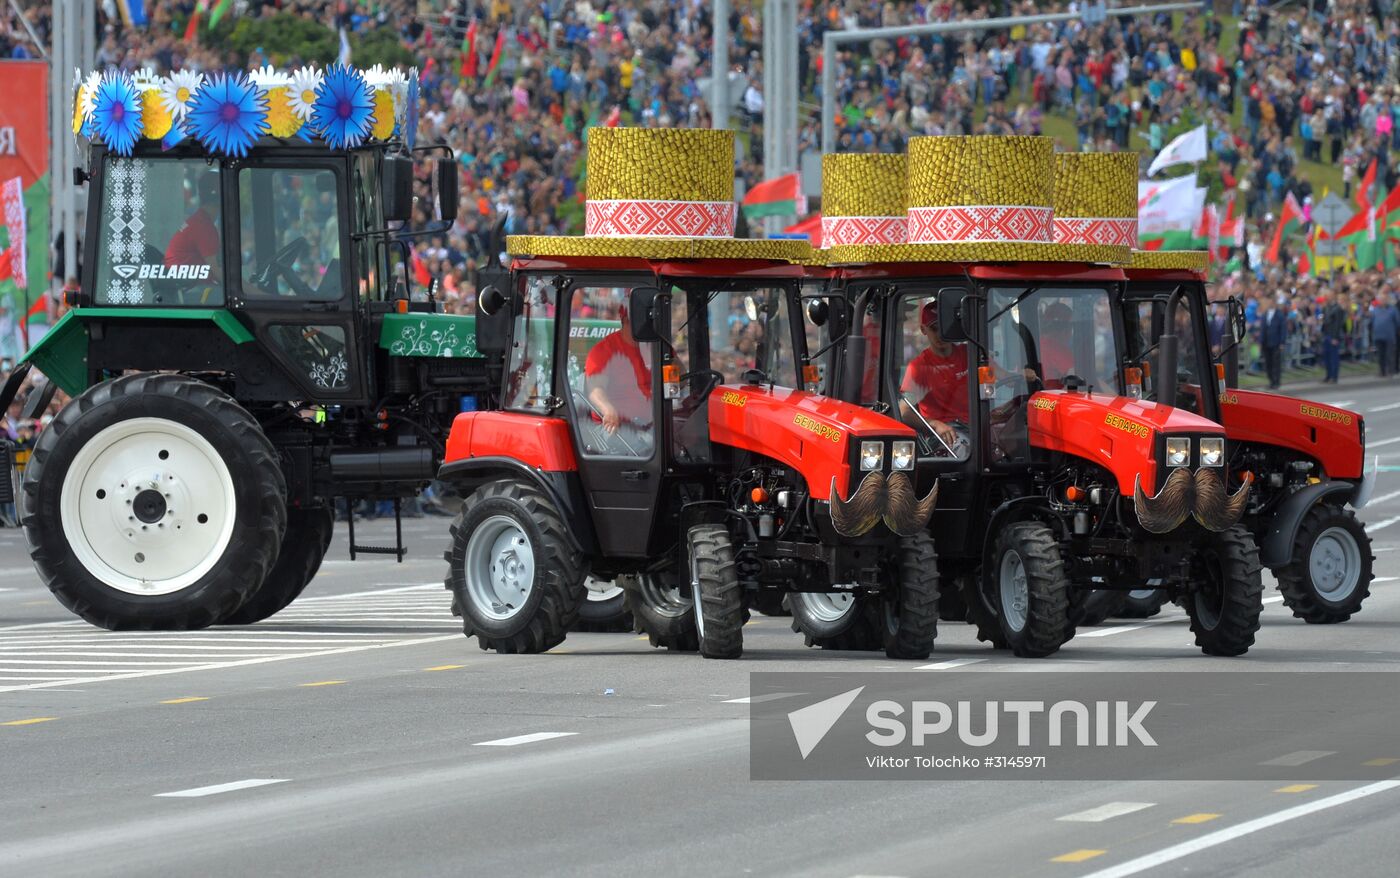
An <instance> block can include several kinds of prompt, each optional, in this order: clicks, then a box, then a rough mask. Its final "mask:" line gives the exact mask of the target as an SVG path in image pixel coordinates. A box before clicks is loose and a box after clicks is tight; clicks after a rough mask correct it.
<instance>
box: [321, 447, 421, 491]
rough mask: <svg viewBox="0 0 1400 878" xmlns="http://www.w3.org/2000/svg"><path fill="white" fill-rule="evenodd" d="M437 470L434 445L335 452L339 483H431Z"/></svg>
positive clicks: (333, 458)
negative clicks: (431, 446) (432, 447)
mask: <svg viewBox="0 0 1400 878" xmlns="http://www.w3.org/2000/svg"><path fill="white" fill-rule="evenodd" d="M436 472H437V467H436V466H435V461H434V460H433V451H432V449H431V448H425V447H409V448H386V449H384V450H382V451H336V452H332V453H331V478H332V479H333V480H335V481H337V482H427V481H431V480H432V478H433V475H434V474H435V473H436Z"/></svg>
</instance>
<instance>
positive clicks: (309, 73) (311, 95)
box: [287, 67, 321, 121]
mask: <svg viewBox="0 0 1400 878" xmlns="http://www.w3.org/2000/svg"><path fill="white" fill-rule="evenodd" d="M320 85H321V71H319V70H317V69H316V68H314V67H303V68H301V69H300V70H298V71H296V72H295V73H293V74H292V87H291V88H289V89H288V90H287V101H288V103H290V104H291V105H292V112H293V113H296V114H297V115H298V116H300V117H301V118H302V120H303V121H304V120H306V119H310V118H311V109H312V105H313V104H315V103H316V89H317V88H319V87H320Z"/></svg>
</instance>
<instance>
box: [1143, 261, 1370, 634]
mask: <svg viewBox="0 0 1400 878" xmlns="http://www.w3.org/2000/svg"><path fill="white" fill-rule="evenodd" d="M1204 256H1205V254H1203V253H1138V254H1134V262H1133V264H1132V267H1130V268H1129V270H1128V285H1127V287H1126V289H1125V292H1124V296H1123V300H1122V308H1123V321H1124V329H1125V338H1126V341H1127V350H1128V355H1129V357H1130V359H1133V360H1144V359H1146V358H1147V357H1148V356H1150V355H1151V353H1152V349H1153V348H1165V347H1167V346H1168V345H1175V346H1176V347H1177V348H1178V349H1179V351H1180V357H1179V359H1178V369H1177V374H1175V375H1170V376H1167V375H1160V374H1153V373H1151V372H1150V371H1149V370H1144V373H1145V375H1147V377H1146V379H1145V381H1144V388H1143V390H1144V395H1145V396H1146V397H1148V398H1155V399H1166V400H1170V401H1172V402H1173V404H1174V405H1176V406H1177V407H1178V408H1181V409H1184V410H1187V411H1191V412H1195V413H1196V414H1199V415H1201V416H1203V417H1206V418H1209V419H1210V420H1212V421H1215V422H1217V423H1220V424H1223V425H1224V427H1225V433H1226V436H1227V437H1228V438H1229V447H1230V456H1229V459H1228V465H1227V466H1226V468H1225V469H1226V472H1227V474H1228V476H1229V479H1230V484H1231V485H1232V486H1235V485H1240V484H1243V483H1244V482H1245V481H1246V480H1251V481H1252V482H1253V484H1254V490H1253V491H1252V492H1251V494H1250V499H1249V503H1248V505H1247V506H1246V507H1245V510H1244V518H1243V520H1242V522H1243V524H1244V525H1245V526H1246V527H1248V528H1249V530H1250V531H1251V532H1252V533H1253V534H1254V537H1255V539H1256V541H1257V542H1258V544H1259V557H1260V562H1261V563H1262V564H1263V566H1265V567H1268V568H1270V569H1271V570H1272V571H1273V572H1274V575H1275V576H1276V577H1277V578H1278V584H1279V591H1280V592H1281V593H1282V595H1283V600H1284V603H1285V605H1287V606H1288V608H1289V609H1291V610H1292V611H1293V615H1295V616H1297V617H1298V618H1300V619H1303V620H1304V621H1307V622H1313V623H1332V622H1344V621H1346V620H1347V619H1349V618H1351V616H1352V615H1353V614H1354V613H1356V612H1357V611H1359V610H1360V609H1361V604H1362V602H1363V601H1365V600H1366V598H1367V596H1368V595H1369V594H1370V583H1371V579H1372V577H1373V573H1372V565H1373V562H1374V556H1373V554H1372V552H1371V539H1370V537H1369V536H1368V535H1367V534H1366V529H1365V527H1364V526H1362V524H1361V522H1359V521H1357V520H1356V516H1355V515H1354V514H1353V513H1352V511H1351V510H1350V509H1348V508H1347V507H1348V506H1351V507H1352V508H1354V509H1360V508H1362V507H1363V506H1365V505H1366V502H1367V501H1368V500H1369V499H1370V495H1371V490H1372V488H1373V486H1374V483H1375V469H1374V465H1373V467H1372V469H1371V470H1370V471H1366V468H1365V453H1366V423H1365V420H1364V419H1363V418H1362V417H1361V415H1360V414H1358V413H1356V412H1351V411H1347V410H1346V409H1342V408H1338V407H1336V406H1330V405H1326V404H1323V403H1316V402H1309V401H1306V400H1299V399H1295V398H1293V397H1288V396H1281V395H1279V394H1274V393H1263V392H1259V391H1253V390H1242V389H1240V388H1239V387H1238V386H1237V384H1238V380H1237V373H1238V368H1237V363H1238V360H1237V357H1236V351H1235V345H1236V343H1237V340H1238V339H1239V338H1242V337H1243V334H1244V326H1243V322H1244V318H1243V312H1242V310H1241V309H1240V307H1239V305H1238V303H1237V302H1235V301H1230V302H1217V303H1211V302H1210V301H1209V300H1208V299H1207V296H1206V288H1205V273H1204V271H1205V267H1206V266H1205V262H1204ZM1212 312H1213V313H1212ZM1212 321H1216V325H1217V326H1219V327H1220V328H1221V330H1222V331H1221V332H1220V333H1219V335H1220V336H1221V338H1220V341H1219V343H1218V344H1219V346H1220V347H1221V350H1220V351H1219V355H1218V359H1217V358H1216V357H1213V356H1212V349H1213V347H1214V346H1215V343H1214V342H1213V340H1212V337H1211V335H1212V334H1211V332H1210V325H1211V322H1212ZM1169 339H1170V340H1169ZM1164 379H1165V380H1164ZM1173 388H1175V389H1173ZM1144 597H1145V596H1142V595H1138V596H1136V597H1135V599H1132V600H1131V601H1130V603H1129V605H1128V606H1127V607H1126V608H1125V609H1124V610H1123V611H1122V612H1127V613H1131V614H1135V615H1141V614H1144V613H1151V612H1155V610H1156V605H1155V604H1154V602H1152V601H1147V600H1144V599H1143V598H1144Z"/></svg>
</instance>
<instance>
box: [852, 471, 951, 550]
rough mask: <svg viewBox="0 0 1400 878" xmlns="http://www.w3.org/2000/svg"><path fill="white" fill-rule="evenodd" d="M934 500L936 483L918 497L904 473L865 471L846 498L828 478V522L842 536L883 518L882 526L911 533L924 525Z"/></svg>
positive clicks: (865, 529)
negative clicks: (887, 473) (829, 512)
mask: <svg viewBox="0 0 1400 878" xmlns="http://www.w3.org/2000/svg"><path fill="white" fill-rule="evenodd" d="M937 502H938V483H937V482H935V483H934V485H933V488H932V489H931V490H930V491H929V492H928V494H927V495H926V496H925V497H924V498H923V499H922V500H919V499H917V498H916V496H915V494H914V484H913V482H912V481H910V479H909V477H908V476H906V475H905V474H904V473H892V474H890V475H889V476H888V477H886V476H885V474H884V473H879V472H873V473H866V475H865V478H863V479H861V482H860V486H859V487H858V488H856V492H855V493H854V494H852V495H851V496H850V498H849V499H846V500H842V499H841V493H840V492H839V491H838V490H837V489H836V479H835V478H833V479H832V480H831V525H832V527H834V528H835V529H836V532H837V533H839V534H841V536H843V537H858V536H861V535H863V534H866V533H869V532H870V530H871V529H872V528H874V527H875V525H877V524H879V523H880V521H881V520H882V519H883V520H884V522H885V526H886V527H888V528H889V529H890V530H892V531H894V532H895V533H896V534H899V535H900V536H904V537H907V536H913V535H914V534H916V533H918V532H919V531H921V530H923V529H924V528H925V527H927V526H928V520H929V516H931V515H933V507H934V505H935V504H936V503H937Z"/></svg>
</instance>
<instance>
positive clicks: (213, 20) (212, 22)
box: [209, 0, 233, 30]
mask: <svg viewBox="0 0 1400 878" xmlns="http://www.w3.org/2000/svg"><path fill="white" fill-rule="evenodd" d="M232 8H233V0H219V2H218V3H217V4H216V5H215V6H214V11H213V12H211V13H209V29H210V30H213V29H214V28H216V27H218V26H219V22H220V21H221V20H223V17H224V16H225V15H227V14H228V11H229V10H230V9H232Z"/></svg>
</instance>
